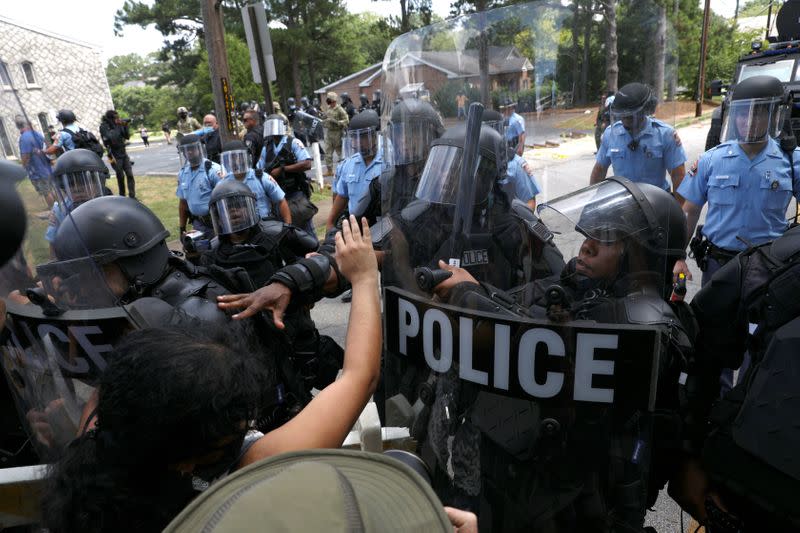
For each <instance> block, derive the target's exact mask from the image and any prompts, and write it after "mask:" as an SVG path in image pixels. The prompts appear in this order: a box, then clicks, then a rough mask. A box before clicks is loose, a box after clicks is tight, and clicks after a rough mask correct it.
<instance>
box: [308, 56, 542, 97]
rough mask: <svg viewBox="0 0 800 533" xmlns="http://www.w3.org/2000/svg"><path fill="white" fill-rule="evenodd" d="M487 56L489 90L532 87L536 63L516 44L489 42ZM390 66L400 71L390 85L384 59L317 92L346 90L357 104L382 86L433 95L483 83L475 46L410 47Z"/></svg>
mask: <svg viewBox="0 0 800 533" xmlns="http://www.w3.org/2000/svg"><path fill="white" fill-rule="evenodd" d="M488 60H489V61H488V63H489V82H490V84H491V86H490V90H492V91H497V90H502V91H504V92H507V93H509V94H517V93H520V92H522V91H526V90H528V89H530V88H531V86H532V85H531V79H532V76H533V64H532V63H531V61H530V60H529V59H528V58H526V57H524V56H522V55H521V54H520V53H519V50H517V49H516V48H515V47H513V46H490V47H489V50H488ZM398 63H399V65H398ZM389 68H390V70H393V71H394V72H395V73H397V74H398V75H397V76H396V77H395V79H394V80H392V84H393V86H391V87H381V63H376V64H375V65H371V66H369V67H367V68H365V69H364V70H361V71H359V72H356V73H354V74H350V75H349V76H346V77H344V78H342V79H340V80H337V81H335V82H333V83H331V84H329V85H326V86H325V87H322V88H320V89H317V90H316V91H315V92H316V93H318V94H320V101H321V102H324V100H325V98H324V93H325V92H327V91H335V92H336V93H338V94H342V93H343V92H347V93H348V94H349V95H350V98H351V99H352V100H353V102H355V103H356V104H357V102H358V95H359V94H361V93H366V94H367V96H368V97H369V98H370V100H371V99H372V93H373V92H374V91H375V90H376V89H382V91H383V94H384V96H386V95H398V94H400V93H401V92H404V90H406V91H407V90H408V88H409V87H415V88H416V87H423V88H424V89H425V90H427V91H428V92H429V93H430V95H431V96H433V95H435V94H436V92H437V91H438V90H439V89H441V88H442V87H443V86H444V85H445V84H446V83H448V82H451V81H455V82H459V83H464V84H466V85H472V86H477V85H479V83H480V70H479V68H478V51H477V50H474V49H471V50H464V51H462V52H456V51H440V52H434V51H427V50H426V51H416V50H415V51H409V52H407V53H406V54H404V55H403V56H402V57H400V58H399V59H397V61H396V63H394V64H393V65H390V67H389ZM419 84H421V85H419Z"/></svg>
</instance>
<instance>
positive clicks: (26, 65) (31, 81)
mask: <svg viewBox="0 0 800 533" xmlns="http://www.w3.org/2000/svg"><path fill="white" fill-rule="evenodd" d="M22 73H23V74H24V75H25V83H27V84H28V86H31V85H39V84H38V83H36V75H35V74H34V73H33V63H31V62H30V61H23V62H22Z"/></svg>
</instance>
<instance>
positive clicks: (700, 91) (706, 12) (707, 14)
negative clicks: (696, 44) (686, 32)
mask: <svg viewBox="0 0 800 533" xmlns="http://www.w3.org/2000/svg"><path fill="white" fill-rule="evenodd" d="M710 18H711V0H706V1H705V7H703V34H702V37H701V38H700V73H699V75H698V76H697V78H698V79H697V106H696V107H695V110H694V116H696V117H699V116H700V115H702V114H703V96H704V93H705V85H706V48H707V47H708V23H709V19H710Z"/></svg>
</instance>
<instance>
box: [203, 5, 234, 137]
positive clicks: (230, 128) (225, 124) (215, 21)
mask: <svg viewBox="0 0 800 533" xmlns="http://www.w3.org/2000/svg"><path fill="white" fill-rule="evenodd" d="M202 2H203V4H202V5H203V32H204V35H205V41H206V50H207V51H208V66H209V70H210V71H211V91H212V93H213V94H214V109H215V110H216V113H217V122H218V123H219V136H220V139H221V141H222V142H223V143H225V142H228V141H230V140H233V138H234V130H235V120H234V117H235V116H234V109H233V93H232V92H231V84H230V72H229V70H228V54H227V52H226V50H225V30H224V28H223V27H222V6H221V4H222V1H221V0H202Z"/></svg>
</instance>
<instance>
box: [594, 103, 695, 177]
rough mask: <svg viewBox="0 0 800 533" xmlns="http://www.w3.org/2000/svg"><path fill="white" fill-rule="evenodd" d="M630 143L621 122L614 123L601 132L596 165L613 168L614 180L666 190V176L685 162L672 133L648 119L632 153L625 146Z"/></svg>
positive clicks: (666, 125)
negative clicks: (621, 177) (616, 178)
mask: <svg viewBox="0 0 800 533" xmlns="http://www.w3.org/2000/svg"><path fill="white" fill-rule="evenodd" d="M633 140H634V139H633V137H632V136H631V134H630V133H629V132H628V130H626V129H625V126H623V125H622V122H621V121H617V122H615V123H614V124H612V125H611V126H610V127H608V128H606V131H604V132H603V138H602V141H601V143H600V148H599V149H598V150H597V156H596V161H597V162H598V163H600V165H602V166H604V167H606V168H608V167H609V166H613V167H614V175H615V176H623V177H625V178H628V179H629V180H631V181H635V182H638V183H649V184H650V185H655V186H656V187H661V188H662V189H664V190H666V191H668V190H670V184H669V182H668V181H667V179H666V173H667V172H669V171H672V170H674V169H675V168H677V167H679V166H681V165H682V164H684V163H685V162H686V152H685V151H684V150H683V146H682V145H681V142H680V139H679V137H678V134H677V133H676V132H675V129H674V128H672V126H669V125H668V124H665V123H663V122H661V121H660V120H658V119H654V118H648V119H647V124H646V125H645V127H644V129H643V130H642V132H641V133H640V134H639V136H638V138H637V141H638V142H639V146H638V147H637V148H636V150H632V149H631V148H630V146H629V145H630V144H631V142H632V141H633Z"/></svg>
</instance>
